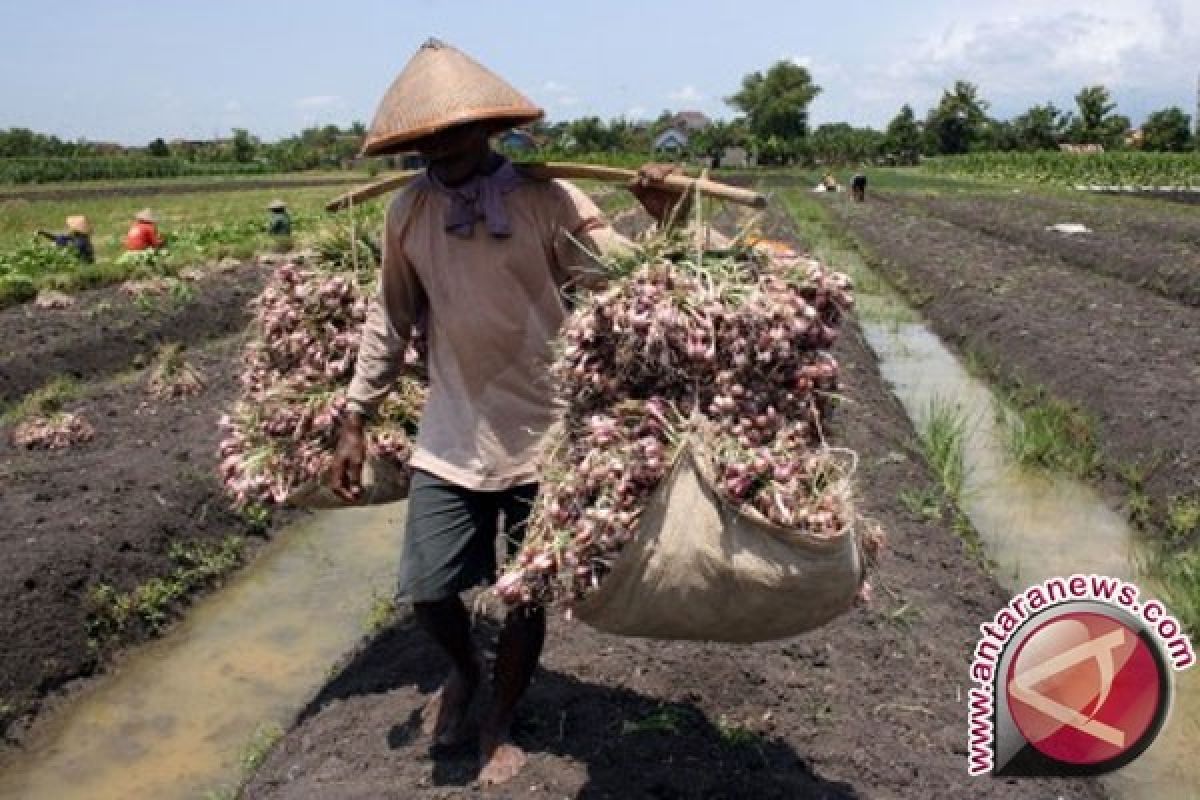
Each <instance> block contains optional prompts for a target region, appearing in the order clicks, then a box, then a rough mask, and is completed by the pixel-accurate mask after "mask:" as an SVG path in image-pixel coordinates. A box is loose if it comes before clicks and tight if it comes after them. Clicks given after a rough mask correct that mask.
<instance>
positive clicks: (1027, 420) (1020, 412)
mask: <svg viewBox="0 0 1200 800" xmlns="http://www.w3.org/2000/svg"><path fill="white" fill-rule="evenodd" d="M1004 395H1005V398H1004V399H1005V400H1006V401H1007V404H1008V406H1009V407H1010V408H1011V409H1012V410H1013V412H1014V413H1013V414H1011V415H1008V418H1007V422H1008V425H1007V428H1008V442H1007V443H1008V449H1009V453H1010V454H1011V455H1012V457H1013V459H1014V460H1015V461H1017V462H1018V463H1019V464H1023V465H1025V466H1029V467H1036V468H1039V469H1045V470H1051V471H1058V472H1065V473H1067V474H1068V475H1072V476H1074V477H1076V478H1081V479H1084V478H1090V477H1093V476H1095V475H1096V474H1097V473H1098V472H1099V471H1100V468H1101V465H1102V462H1101V458H1100V451H1099V446H1098V444H1097V438H1096V422H1095V420H1094V419H1093V418H1092V416H1091V415H1090V414H1088V413H1086V412H1085V411H1083V410H1082V409H1080V408H1079V407H1077V406H1075V405H1072V404H1070V403H1067V402H1065V401H1063V400H1060V399H1058V398H1056V397H1054V396H1052V395H1051V394H1050V393H1049V392H1048V391H1046V390H1045V389H1043V388H1042V387H1040V386H1039V387H1032V388H1014V389H1009V390H1007V391H1005V392H1004Z"/></svg>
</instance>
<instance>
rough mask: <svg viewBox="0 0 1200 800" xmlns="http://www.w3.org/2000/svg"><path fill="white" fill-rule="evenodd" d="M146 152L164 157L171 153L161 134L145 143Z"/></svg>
mask: <svg viewBox="0 0 1200 800" xmlns="http://www.w3.org/2000/svg"><path fill="white" fill-rule="evenodd" d="M146 152H147V153H148V154H149V155H152V156H155V157H156V158H166V157H167V156H169V155H171V149H170V148H169V147H167V143H166V142H164V141H163V140H162V137H161V136H160V137H159V138H157V139H155V140H154V141H153V142H151V143H150V144H148V145H146Z"/></svg>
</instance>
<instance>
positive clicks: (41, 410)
mask: <svg viewBox="0 0 1200 800" xmlns="http://www.w3.org/2000/svg"><path fill="white" fill-rule="evenodd" d="M79 394H80V387H79V384H78V383H77V382H76V381H75V379H74V378H71V377H68V376H65V375H62V376H59V377H57V378H55V379H54V380H52V381H50V382H49V383H47V384H46V385H45V386H42V387H41V388H38V389H35V390H33V391H32V392H30V393H29V394H27V395H25V397H23V398H22V399H21V400H20V401H19V402H18V403H16V404H15V405H13V406H11V407H10V408H8V409H5V410H4V413H3V415H0V422H3V423H5V424H9V425H12V424H16V423H18V422H21V421H22V420H26V419H29V418H31V417H45V416H50V415H52V414H61V413H62V412H63V411H65V410H66V407H67V405H68V404H70V403H72V402H74V401H75V400H77V399H78V398H79Z"/></svg>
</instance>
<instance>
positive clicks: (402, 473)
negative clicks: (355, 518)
mask: <svg viewBox="0 0 1200 800" xmlns="http://www.w3.org/2000/svg"><path fill="white" fill-rule="evenodd" d="M408 482H409V474H408V471H407V470H404V469H401V468H400V467H398V466H396V463H395V462H394V461H389V460H387V459H382V458H378V457H377V456H372V455H368V456H367V459H366V461H364V462H363V471H362V488H363V491H362V497H361V498H360V499H359V501H358V502H357V503H347V502H346V501H345V500H343V499H342V498H340V497H338V496H337V495H336V494H334V493H333V490H332V489H330V488H329V484H328V481H326V480H321V481H313V482H312V483H306V484H304V485H303V486H299V487H297V488H296V489H295V490H294V491H292V493H291V494H289V495H288V498H287V500H286V501H285V503H286V505H289V506H293V507H295V508H312V509H321V508H350V507H352V506H377V505H383V504H384V503H395V502H397V501H399V500H404V499H405V498H407V497H408Z"/></svg>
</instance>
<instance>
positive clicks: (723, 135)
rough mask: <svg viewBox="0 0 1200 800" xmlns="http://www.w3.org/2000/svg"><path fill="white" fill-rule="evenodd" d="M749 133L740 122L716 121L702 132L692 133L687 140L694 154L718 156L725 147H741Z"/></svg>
mask: <svg viewBox="0 0 1200 800" xmlns="http://www.w3.org/2000/svg"><path fill="white" fill-rule="evenodd" d="M748 139H749V133H748V132H747V131H746V128H745V126H744V125H743V124H742V123H741V122H737V121H734V122H726V121H725V120H717V121H716V122H714V123H713V124H711V125H709V126H708V127H707V128H705V129H703V130H699V131H696V132H695V133H693V134H692V135H691V137H690V139H689V140H688V145H689V149H691V151H692V152H693V153H696V154H705V155H710V156H719V155H720V154H721V153H723V152H725V148H726V147H733V146H735V145H743V144H745V143H746V141H747V140H748Z"/></svg>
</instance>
